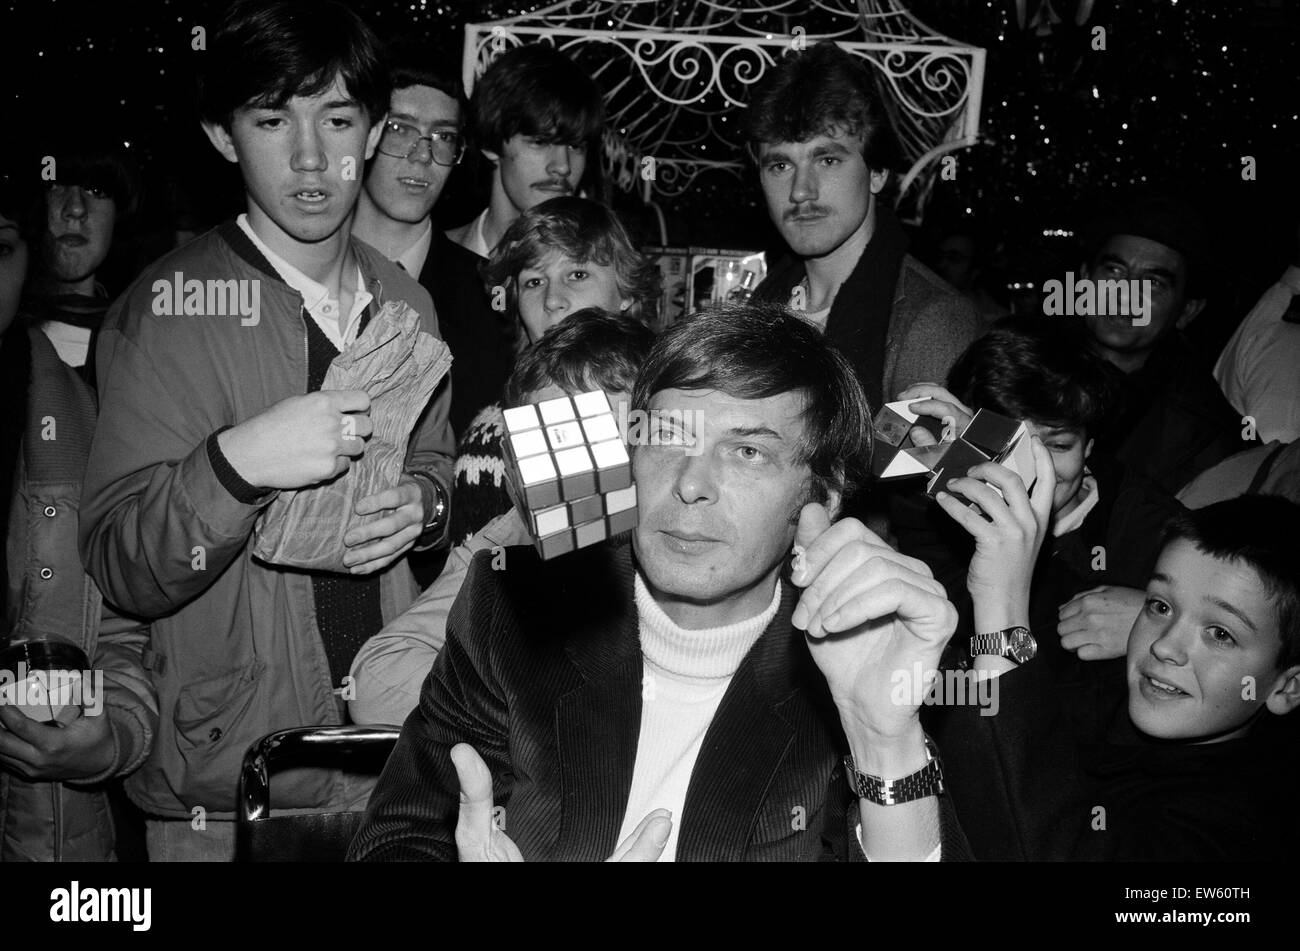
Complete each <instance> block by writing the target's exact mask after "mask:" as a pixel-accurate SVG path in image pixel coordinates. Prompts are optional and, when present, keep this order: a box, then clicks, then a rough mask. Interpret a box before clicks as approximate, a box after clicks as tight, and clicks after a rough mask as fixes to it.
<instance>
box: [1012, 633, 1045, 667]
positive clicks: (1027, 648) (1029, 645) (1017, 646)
mask: <svg viewBox="0 0 1300 951" xmlns="http://www.w3.org/2000/svg"><path fill="white" fill-rule="evenodd" d="M1008 640H1009V641H1010V643H1009V644H1008V645H1007V653H1008V654H1010V655H1011V659H1012V660H1014V661H1015V662H1016V663H1017V664H1023V663H1024V662H1025V661H1027V660H1033V659H1034V657H1035V656H1037V654H1038V642H1037V641H1036V640H1034V635H1033V634H1030V633H1029V629H1028V628H1024V627H1018V628H1016V629H1015V630H1014V631H1012V632H1011V634H1010V636H1009V637H1008Z"/></svg>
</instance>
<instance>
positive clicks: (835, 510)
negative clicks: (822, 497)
mask: <svg viewBox="0 0 1300 951" xmlns="http://www.w3.org/2000/svg"><path fill="white" fill-rule="evenodd" d="M843 503H844V496H843V494H842V493H841V492H840V490H839V489H836V488H827V490H826V501H825V502H824V503H822V504H823V505H825V506H826V512H827V514H829V515H830V517H831V524H832V525H834V524H835V522H836V521H837V520H838V519H839V517H840V506H841V505H842V504H843Z"/></svg>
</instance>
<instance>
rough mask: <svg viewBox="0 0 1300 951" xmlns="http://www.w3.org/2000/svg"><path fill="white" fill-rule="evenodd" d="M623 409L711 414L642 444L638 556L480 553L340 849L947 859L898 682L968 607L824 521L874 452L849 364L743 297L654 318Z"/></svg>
mask: <svg viewBox="0 0 1300 951" xmlns="http://www.w3.org/2000/svg"><path fill="white" fill-rule="evenodd" d="M632 402H633V405H634V407H636V408H637V409H640V410H646V411H649V412H651V413H655V412H658V413H660V414H661V418H665V417H666V418H671V416H670V414H674V413H675V414H677V415H676V418H681V414H682V413H684V412H687V411H690V412H693V413H698V414H700V415H699V416H697V417H696V418H697V419H699V420H701V421H702V422H701V425H700V426H699V427H698V432H696V433H695V434H693V439H691V440H689V441H683V440H665V441H664V442H667V443H672V444H671V445H665V444H660V445H655V444H650V445H641V446H637V447H636V449H635V452H634V456H633V470H634V476H635V481H636V484H637V506H638V512H639V517H640V521H639V524H638V525H637V527H636V529H635V530H634V532H633V533H632V536H633V537H632V542H631V544H624V545H614V544H610V545H601V546H596V548H594V549H585V550H582V551H579V552H575V553H573V554H571V555H567V556H564V557H563V558H559V559H555V560H553V561H550V562H541V561H540V560H539V559H538V558H537V556H536V555H535V553H534V552H533V550H532V549H531V548H523V547H519V548H507V549H506V550H505V553H506V558H507V567H506V570H504V571H494V570H493V569H492V565H491V559H492V553H491V552H488V551H482V552H479V553H478V554H477V555H476V556H475V557H474V560H473V562H472V563H471V566H470V569H469V575H468V577H467V579H466V581H465V585H464V587H463V588H462V590H461V593H460V596H459V598H458V599H457V601H456V603H455V605H454V606H453V607H452V610H451V614H450V616H449V618H448V620H447V627H446V642H445V644H444V646H443V648H442V650H441V651H440V652H439V654H438V656H437V659H436V660H435V661H434V663H433V668H432V670H431V672H430V674H429V676H428V678H427V679H426V680H425V683H424V687H423V690H422V692H421V696H420V702H419V706H418V707H417V708H416V709H415V710H414V711H413V712H412V713H411V715H410V717H409V718H408V719H407V721H406V725H405V726H404V728H403V731H402V736H401V739H400V740H399V741H398V745H397V748H396V749H395V750H394V752H393V755H392V757H391V758H390V759H389V761H388V764H387V766H386V768H385V770H384V774H383V776H382V778H381V779H380V783H379V786H378V787H377V788H376V790H375V794H374V796H373V797H372V799H371V801H370V805H369V807H368V809H367V814H366V820H365V822H364V824H363V826H362V828H361V830H360V831H359V833H358V835H357V838H356V839H355V840H354V841H353V844H352V848H351V853H350V856H351V857H352V858H353V859H365V860H373V861H383V860H392V859H404V860H418V859H430V858H432V859H442V860H453V859H457V858H459V859H460V860H461V861H520V860H524V859H527V860H530V861H548V860H551V861H554V860H585V861H593V860H595V861H599V860H604V859H607V858H614V859H616V860H630V861H635V860H643V861H655V860H657V859H661V858H662V859H664V860H675V861H727V860H730V861H762V860H768V861H770V860H801V861H810V860H817V859H822V858H837V859H841V860H857V861H861V860H862V859H863V858H864V857H870V858H871V859H878V860H887V859H896V860H909V859H910V860H927V859H928V860H937V859H938V858H940V857H941V856H942V857H943V858H956V857H961V856H962V855H963V854H964V839H963V836H962V833H961V830H960V828H958V827H957V826H956V825H955V824H954V823H953V822H952V815H951V813H950V810H949V806H948V803H947V800H946V797H945V795H944V794H943V791H942V790H943V786H942V780H941V775H940V773H941V769H942V767H941V765H940V763H939V759H938V750H937V749H936V748H935V747H934V746H933V744H931V743H930V742H929V741H928V740H927V739H926V737H925V736H924V735H923V733H922V730H921V726H920V720H919V716H918V711H919V707H920V704H921V702H922V699H923V698H922V697H920V696H918V697H915V698H912V700H911V702H904V703H895V702H894V699H893V698H892V697H891V688H890V684H891V678H892V676H893V674H894V672H896V671H900V670H911V669H912V667H913V665H914V664H918V663H919V664H920V665H921V666H922V668H923V669H925V670H933V669H934V668H935V667H936V665H937V662H938V659H939V655H940V653H941V652H942V651H943V648H944V644H945V643H946V642H947V640H948V637H949V636H950V635H951V633H952V630H953V627H954V625H955V623H956V613H955V611H954V609H953V607H952V605H951V604H950V603H949V602H948V601H947V599H946V598H945V597H944V594H943V589H942V587H940V586H939V585H938V583H937V582H935V581H934V580H933V578H932V577H931V576H930V573H929V570H928V569H927V568H926V567H925V565H924V564H922V563H921V562H919V561H916V560H915V559H910V558H906V557H904V556H902V555H899V554H898V553H897V552H895V551H894V550H893V549H891V548H889V547H888V546H887V545H885V544H884V543H883V542H882V541H881V540H880V538H879V537H877V536H876V535H874V534H872V533H871V532H870V531H869V530H868V529H867V528H866V527H865V526H864V525H862V523H861V522H859V521H857V520H856V519H844V520H841V521H834V520H835V518H836V516H837V515H838V513H839V509H840V502H841V499H842V498H843V496H844V494H845V493H846V492H847V491H849V490H851V489H852V488H854V486H855V485H856V484H857V483H859V482H860V481H861V479H862V478H863V477H864V475H865V473H866V472H867V471H869V464H870V453H871V443H870V439H871V437H870V427H869V418H868V409H867V403H866V400H865V398H864V397H863V394H862V388H861V387H860V386H859V385H858V383H857V380H856V379H855V377H854V374H853V371H852V368H851V367H850V366H849V365H848V363H847V362H846V361H845V360H844V358H843V357H842V356H841V355H840V354H839V353H838V352H837V351H835V350H834V349H833V348H831V347H829V346H827V345H826V343H825V341H824V338H823V337H822V335H820V334H818V333H817V332H816V331H814V330H813V329H812V328H811V327H809V326H808V324H807V323H806V322H804V321H802V320H800V319H798V318H795V317H793V316H791V315H790V314H789V313H788V312H787V311H786V310H785V309H784V308H783V307H779V306H775V305H770V304H755V303H745V304H732V305H728V306H726V307H723V308H720V309H718V310H715V311H708V312H704V313H702V314H700V315H697V316H696V317H695V318H693V319H690V320H687V321H685V322H683V323H680V324H678V325H675V326H674V327H672V328H670V329H669V330H668V331H666V332H665V333H664V334H663V335H662V336H661V337H660V338H659V339H658V340H657V341H656V343H655V346H654V348H653V349H652V350H651V353H650V356H649V357H648V358H647V361H646V363H645V365H644V366H643V368H642V370H641V373H640V375H639V376H638V379H637V384H636V388H635V391H634V393H633V397H632ZM684 442H685V443H686V444H684ZM1038 452H1039V455H1038V460H1039V464H1040V471H1042V470H1043V468H1044V467H1046V471H1047V472H1048V473H1050V462H1048V461H1047V459H1046V453H1045V452H1043V451H1042V450H1041V447H1040V448H1039V450H1038ZM792 546H793V553H794V560H793V563H792V562H791V560H790V555H791V553H792ZM805 632H806V633H805ZM847 777H852V779H851V780H848V781H846V778H847Z"/></svg>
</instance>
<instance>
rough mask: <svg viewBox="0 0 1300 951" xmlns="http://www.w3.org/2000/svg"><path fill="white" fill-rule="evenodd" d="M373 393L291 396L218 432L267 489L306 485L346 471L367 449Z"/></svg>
mask: <svg viewBox="0 0 1300 951" xmlns="http://www.w3.org/2000/svg"><path fill="white" fill-rule="evenodd" d="M369 411H370V397H369V396H367V395H366V394H365V393H364V392H362V391H360V390H320V391H318V392H315V393H308V394H306V395H305V396H291V397H289V398H288V399H285V400H281V401H280V402H278V403H276V404H275V405H274V406H272V407H270V408H269V409H266V410H263V411H262V412H261V413H258V414H257V415H256V416H254V417H252V418H251V419H246V420H244V422H242V423H240V424H239V425H238V426H234V427H232V428H231V429H227V430H226V431H225V432H223V433H222V434H221V435H220V436H218V437H217V442H218V443H219V444H220V446H221V451H222V452H223V453H224V454H225V456H226V459H227V461H228V462H229V463H230V464H231V465H232V466H234V469H235V471H236V472H238V473H239V475H240V477H241V478H243V480H244V481H245V482H247V483H249V484H250V485H254V486H257V487H259V488H265V489H301V488H303V487H305V486H309V485H315V484H316V483H318V482H326V481H328V480H330V479H332V478H334V477H335V476H337V475H339V474H340V473H343V472H346V471H347V468H348V466H349V465H350V464H351V462H350V458H349V457H353V458H354V457H356V456H360V455H361V454H362V453H363V452H365V448H366V443H365V441H366V439H368V438H369V437H370V433H371V429H372V427H371V423H370V416H369V415H367V414H368V413H369Z"/></svg>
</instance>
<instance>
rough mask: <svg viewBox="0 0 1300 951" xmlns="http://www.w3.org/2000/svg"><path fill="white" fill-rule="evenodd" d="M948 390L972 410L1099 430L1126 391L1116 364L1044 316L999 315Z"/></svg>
mask: <svg viewBox="0 0 1300 951" xmlns="http://www.w3.org/2000/svg"><path fill="white" fill-rule="evenodd" d="M948 389H949V390H950V391H951V392H952V394H953V395H954V396H956V397H957V398H958V399H960V400H961V401H962V402H964V403H965V404H966V405H967V406H970V407H971V408H972V409H991V410H993V411H994V412H997V413H1001V414H1003V415H1004V416H1010V417H1012V418H1014V419H1028V420H1032V421H1033V422H1035V423H1037V424H1039V425H1040V426H1050V427H1054V428H1061V429H1082V430H1083V431H1084V434H1085V436H1086V437H1089V438H1091V437H1093V436H1096V435H1097V434H1098V432H1099V431H1100V430H1101V429H1102V428H1104V424H1105V422H1106V420H1107V419H1108V418H1109V417H1110V415H1111V414H1112V413H1113V412H1114V411H1115V409H1116V407H1117V405H1118V403H1119V400H1120V394H1121V392H1122V390H1121V389H1120V382H1119V380H1118V379H1117V378H1116V374H1115V371H1113V370H1112V369H1111V367H1110V365H1109V364H1107V363H1106V362H1105V361H1104V360H1102V359H1101V358H1100V357H1097V356H1094V355H1093V354H1092V353H1091V352H1089V351H1087V350H1086V349H1084V348H1083V347H1081V346H1079V345H1078V343H1077V342H1076V341H1072V340H1071V339H1070V338H1069V337H1068V336H1067V335H1066V334H1065V333H1063V332H1062V331H1060V330H1058V329H1056V328H1053V327H1051V326H1048V325H1046V324H1045V323H1044V321H1043V319H1042V318H1037V319H1026V318H1016V317H1009V318H1005V319H1003V320H1000V321H998V322H997V323H996V324H994V326H993V328H992V329H991V330H989V332H988V333H986V334H985V335H984V336H983V337H980V338H979V339H978V340H976V341H975V342H974V343H972V344H971V345H970V346H969V347H967V348H966V352H965V353H963V354H962V355H961V356H960V357H958V358H957V362H956V363H954V364H953V367H952V370H951V371H949V373H948Z"/></svg>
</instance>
